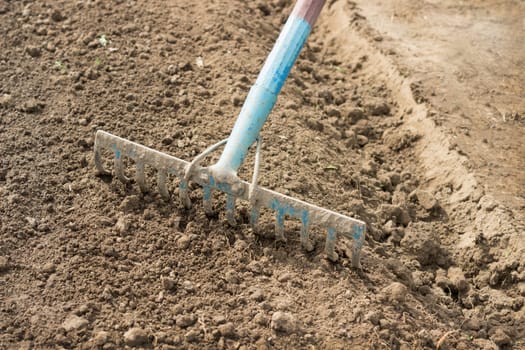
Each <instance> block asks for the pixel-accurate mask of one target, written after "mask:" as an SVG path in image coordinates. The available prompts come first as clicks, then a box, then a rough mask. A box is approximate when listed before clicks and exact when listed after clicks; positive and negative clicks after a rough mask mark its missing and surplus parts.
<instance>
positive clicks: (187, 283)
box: [182, 281, 195, 293]
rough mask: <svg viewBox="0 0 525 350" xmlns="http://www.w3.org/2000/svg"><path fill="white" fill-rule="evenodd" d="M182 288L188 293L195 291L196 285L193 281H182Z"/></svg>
mask: <svg viewBox="0 0 525 350" xmlns="http://www.w3.org/2000/svg"><path fill="white" fill-rule="evenodd" d="M182 288H183V289H184V290H185V291H186V292H188V293H193V292H195V286H194V285H193V283H192V282H191V281H184V282H182Z"/></svg>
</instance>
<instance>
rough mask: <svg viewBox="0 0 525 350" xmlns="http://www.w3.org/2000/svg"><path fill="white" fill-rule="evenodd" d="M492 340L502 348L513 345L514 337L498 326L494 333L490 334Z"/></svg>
mask: <svg viewBox="0 0 525 350" xmlns="http://www.w3.org/2000/svg"><path fill="white" fill-rule="evenodd" d="M490 340H492V341H493V342H494V343H496V345H497V346H499V347H500V349H501V348H504V347H507V346H511V345H512V339H511V338H510V337H509V336H508V335H507V333H505V332H504V331H503V330H502V329H501V328H496V330H495V331H494V333H493V334H492V335H491V336H490Z"/></svg>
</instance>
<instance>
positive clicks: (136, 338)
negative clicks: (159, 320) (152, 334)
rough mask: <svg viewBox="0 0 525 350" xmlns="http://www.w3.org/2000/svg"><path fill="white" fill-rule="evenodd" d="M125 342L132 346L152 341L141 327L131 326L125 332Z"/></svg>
mask: <svg viewBox="0 0 525 350" xmlns="http://www.w3.org/2000/svg"><path fill="white" fill-rule="evenodd" d="M124 342H125V343H126V345H128V346H131V347H138V346H141V345H145V344H148V343H149V342H150V339H149V335H148V333H147V332H146V331H145V330H144V329H142V328H139V327H134V328H130V329H129V330H128V331H127V332H126V333H124Z"/></svg>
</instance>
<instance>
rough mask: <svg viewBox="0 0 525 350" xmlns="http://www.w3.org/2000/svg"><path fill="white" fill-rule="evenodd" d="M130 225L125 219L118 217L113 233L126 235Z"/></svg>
mask: <svg viewBox="0 0 525 350" xmlns="http://www.w3.org/2000/svg"><path fill="white" fill-rule="evenodd" d="M130 226H131V225H130V223H129V220H128V218H127V217H125V216H119V218H118V219H117V223H116V224H115V231H117V232H118V233H120V234H124V233H127V232H128V231H129V228H130Z"/></svg>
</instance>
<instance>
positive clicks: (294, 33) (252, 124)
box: [214, 0, 324, 175]
mask: <svg viewBox="0 0 525 350" xmlns="http://www.w3.org/2000/svg"><path fill="white" fill-rule="evenodd" d="M323 3H324V1H319V0H310V1H302V0H300V1H298V3H297V4H296V6H295V8H294V12H293V13H292V15H291V16H290V17H289V18H288V20H287V21H286V24H285V25H284V27H283V29H282V30H281V33H280V34H279V37H278V38H277V42H276V43H275V45H274V47H273V49H272V51H271V52H270V55H269V56H268V58H267V59H266V62H265V63H264V66H263V68H262V70H261V72H260V73H259V76H258V77H257V81H256V82H255V84H254V85H253V86H252V88H251V89H250V92H249V93H248V96H247V97H246V100H245V101H244V105H243V106H242V109H241V112H240V114H239V116H238V117H237V121H236V122H235V125H234V126H233V129H232V132H231V134H230V137H229V138H228V142H227V144H226V147H225V148H224V151H223V153H222V155H221V157H220V159H219V161H218V162H217V164H215V165H214V167H215V168H216V169H217V170H220V171H222V172H224V173H230V174H234V175H236V173H237V170H238V169H239V167H240V166H241V164H242V162H243V161H244V158H245V157H246V154H247V153H248V149H249V148H250V146H251V145H252V144H253V143H254V142H255V140H256V139H257V137H258V136H259V132H260V130H261V128H262V126H263V124H264V122H265V121H266V119H267V118H268V115H269V114H270V111H271V110H272V108H273V106H274V104H275V102H276V101H277V95H278V94H279V91H281V88H282V86H283V84H284V81H285V80H286V77H287V76H288V73H289V72H290V69H292V66H293V64H294V62H295V60H296V59H297V56H299V52H301V49H302V47H303V45H304V43H305V41H306V38H307V37H308V34H310V31H311V29H312V27H311V23H313V22H315V19H316V18H317V15H318V13H319V11H320V10H321V7H322V4H323ZM319 4H320V5H319ZM315 6H317V7H315ZM308 9H313V12H317V15H316V16H315V17H314V18H313V20H312V18H310V17H311V12H312V11H311V12H308V13H307V12H306V10H308ZM302 10H304V11H303V12H304V13H307V14H306V15H305V16H301V15H300V14H301V13H302V12H301V11H302ZM294 14H295V15H294ZM298 14H299V15H298Z"/></svg>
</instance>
